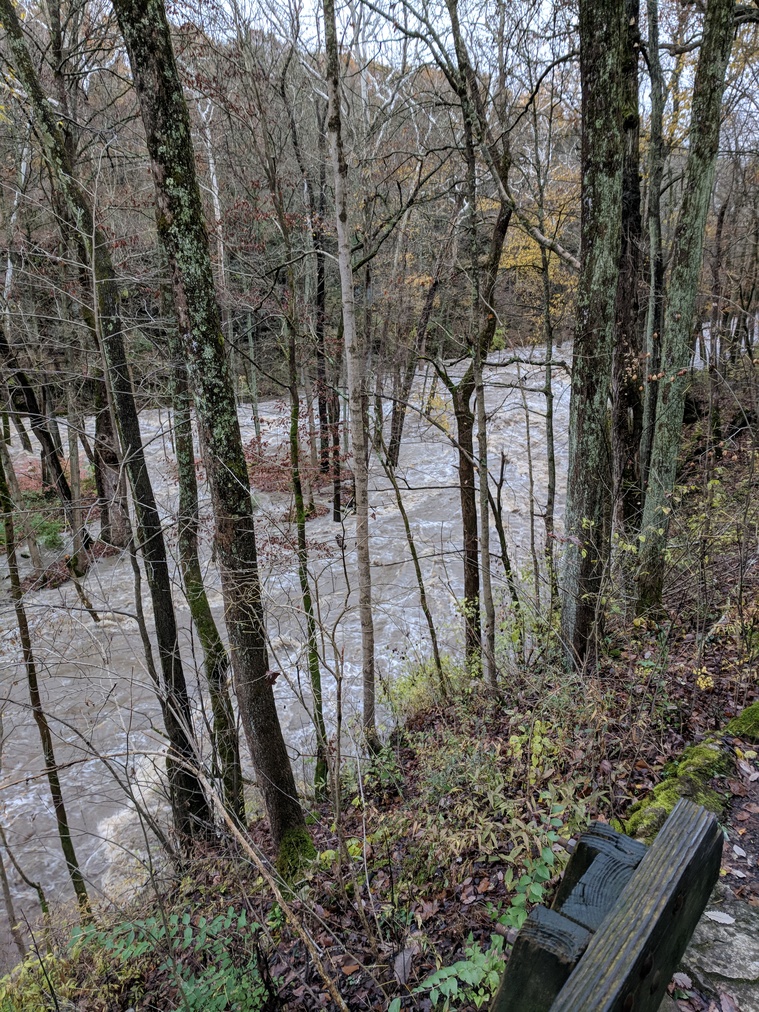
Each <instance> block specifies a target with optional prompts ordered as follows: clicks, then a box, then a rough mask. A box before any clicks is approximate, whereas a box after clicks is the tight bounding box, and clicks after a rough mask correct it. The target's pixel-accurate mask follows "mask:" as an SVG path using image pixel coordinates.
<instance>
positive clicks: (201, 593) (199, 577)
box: [170, 332, 245, 825]
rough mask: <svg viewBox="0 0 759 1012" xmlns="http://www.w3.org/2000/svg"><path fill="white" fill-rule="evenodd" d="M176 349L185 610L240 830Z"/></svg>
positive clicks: (224, 788)
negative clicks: (199, 653)
mask: <svg viewBox="0 0 759 1012" xmlns="http://www.w3.org/2000/svg"><path fill="white" fill-rule="evenodd" d="M178 344H179V342H178V339H177V337H176V334H175V333H174V332H172V335H171V338H170V348H171V357H172V359H173V362H174V367H173V370H172V374H173V406H174V439H175V445H176V455H177V480H178V482H179V510H178V516H177V548H178V551H179V566H180V569H181V571H182V582H183V583H184V589H185V595H186V597H187V604H188V606H189V608H190V614H191V615H192V621H193V625H194V626H195V629H196V631H197V634H198V639H199V640H200V647H201V649H202V651H203V665H204V669H205V676H206V683H207V685H208V693H209V696H210V700H211V715H212V720H213V724H212V734H213V748H214V765H215V766H216V769H217V776H218V779H219V781H220V783H221V795H222V800H223V802H224V807H225V808H226V810H227V811H228V812H229V814H230V815H231V816H232V818H234V819H236V820H237V821H238V822H239V823H240V825H242V824H244V821H245V797H244V794H243V779H242V767H241V765H240V745H239V740H238V736H237V728H236V727H235V714H234V710H233V708H232V700H231V698H230V695H229V684H228V680H227V673H228V671H229V658H228V656H227V651H226V649H225V647H224V644H223V642H222V639H221V636H220V635H219V630H218V628H217V626H216V622H215V620H214V617H213V613H212V612H211V606H210V604H209V603H208V596H207V594H206V588H205V585H204V583H203V573H202V571H201V568H200V560H199V558H198V521H199V518H198V479H197V475H196V473H195V448H194V445H193V439H192V421H191V417H190V395H189V392H188V389H187V367H186V366H185V363H184V359H183V358H182V357H181V349H180V348H179V347H178Z"/></svg>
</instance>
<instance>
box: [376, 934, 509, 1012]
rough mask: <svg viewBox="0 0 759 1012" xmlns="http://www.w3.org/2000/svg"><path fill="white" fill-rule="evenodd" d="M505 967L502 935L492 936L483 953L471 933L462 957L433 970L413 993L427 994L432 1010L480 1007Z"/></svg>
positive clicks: (495, 985)
mask: <svg viewBox="0 0 759 1012" xmlns="http://www.w3.org/2000/svg"><path fill="white" fill-rule="evenodd" d="M504 964H505V957H504V955H503V937H502V936H501V935H492V936H491V945H490V948H489V949H486V950H484V951H483V949H482V946H481V945H480V943H479V942H475V941H474V938H473V936H472V935H471V934H470V935H469V938H468V939H467V946H466V949H465V958H464V959H459V960H457V962H455V963H453V964H452V965H451V966H442V967H441V968H440V969H439V970H436V971H435V973H433V974H431V975H430V976H429V977H428V978H427V979H426V980H425V981H423V982H422V983H421V984H420V985H419V986H418V987H415V988H414V992H413V993H414V994H424V995H427V996H428V997H429V999H430V1001H431V1002H432V1006H433V1008H438V1007H440V1008H441V1010H442V1012H448V1010H449V1009H456V1008H461V1007H463V1006H466V1005H474V1007H475V1008H482V1007H483V1006H484V1005H486V1004H487V1003H488V1002H489V1001H490V1000H491V998H492V997H493V995H494V994H495V991H496V988H497V987H498V983H499V981H500V979H501V974H502V973H503V967H504ZM396 1000H397V999H396ZM397 1008H400V1002H399V1003H398V1005H397ZM391 1009H392V1005H391Z"/></svg>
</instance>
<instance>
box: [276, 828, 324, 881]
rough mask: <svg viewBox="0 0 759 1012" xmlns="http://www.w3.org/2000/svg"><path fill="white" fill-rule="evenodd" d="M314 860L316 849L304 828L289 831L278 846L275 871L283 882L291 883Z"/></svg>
mask: <svg viewBox="0 0 759 1012" xmlns="http://www.w3.org/2000/svg"><path fill="white" fill-rule="evenodd" d="M315 859H316V847H314V841H313V840H312V839H311V834H310V833H309V831H308V830H307V829H306V827H305V826H303V827H301V828H298V829H289V830H288V831H287V832H286V833H285V835H284V836H283V837H282V842H281V843H280V845H279V853H278V854H277V871H278V872H279V874H280V875H281V876H282V878H283V879H284V880H285V882H292V881H294V880H295V879H296V878H297V877H298V876H299V875H300V873H301V871H302V870H303V868H304V867H305V866H306V865H308V864H310V863H311V862H312V861H314V860H315Z"/></svg>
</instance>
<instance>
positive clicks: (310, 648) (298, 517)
mask: <svg viewBox="0 0 759 1012" xmlns="http://www.w3.org/2000/svg"><path fill="white" fill-rule="evenodd" d="M290 279H291V282H292V281H294V278H293V276H292V269H291V271H290ZM287 328H288V331H289V334H288V346H287V357H288V371H289V378H290V468H291V470H292V480H293V499H294V501H295V528H296V535H297V539H298V547H297V555H298V580H299V582H300V593H301V601H302V602H303V612H304V614H305V616H306V652H307V656H308V674H309V679H310V681H311V696H312V700H313V707H314V713H313V721H314V728H315V729H316V769H315V771H314V791H315V794H316V798H317V800H318V801H324V800H326V797H327V787H328V774H329V769H328V767H327V729H326V727H325V725H324V707H323V705H322V674H321V667H320V664H319V643H318V640H317V637H316V618H315V616H314V605H313V600H312V597H311V584H310V580H309V575H308V548H307V545H306V505H305V501H304V499H303V483H302V481H301V473H300V443H299V439H298V424H299V422H300V398H299V396H298V371H297V358H296V349H295V332H294V331H293V329H292V327H291V326H290V325H289V322H288V324H287Z"/></svg>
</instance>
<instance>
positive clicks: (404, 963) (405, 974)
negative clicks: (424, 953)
mask: <svg viewBox="0 0 759 1012" xmlns="http://www.w3.org/2000/svg"><path fill="white" fill-rule="evenodd" d="M417 952H419V946H418V945H411V946H409V947H408V948H407V949H404V950H403V952H399V953H398V955H397V956H396V957H395V962H394V963H393V973H394V974H395V977H396V980H397V981H398V983H399V984H405V983H406V981H407V980H408V978H409V974H410V973H411V963H412V961H413V958H414V956H415V955H416V954H417Z"/></svg>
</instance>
